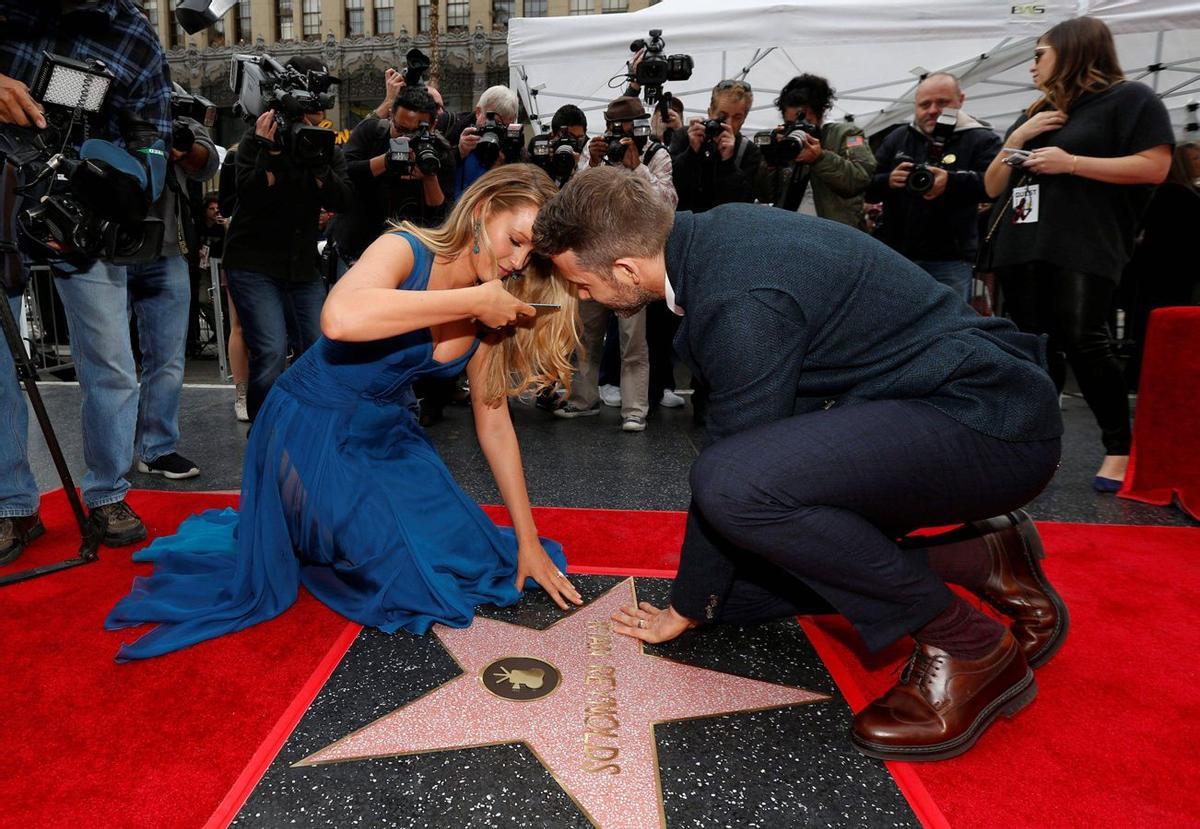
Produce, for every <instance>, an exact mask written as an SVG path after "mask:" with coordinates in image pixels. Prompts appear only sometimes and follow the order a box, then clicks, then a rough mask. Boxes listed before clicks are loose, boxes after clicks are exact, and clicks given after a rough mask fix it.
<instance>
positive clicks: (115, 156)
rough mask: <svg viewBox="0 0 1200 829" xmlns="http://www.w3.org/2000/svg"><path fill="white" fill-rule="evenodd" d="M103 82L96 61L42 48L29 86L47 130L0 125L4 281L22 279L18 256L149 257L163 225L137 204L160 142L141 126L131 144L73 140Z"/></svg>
mask: <svg viewBox="0 0 1200 829" xmlns="http://www.w3.org/2000/svg"><path fill="white" fill-rule="evenodd" d="M113 80H115V76H114V75H113V74H112V73H111V72H110V71H109V70H108V68H107V67H106V66H105V65H104V64H103V63H102V62H101V61H97V60H93V61H89V62H86V63H83V62H80V61H75V60H71V59H69V58H64V57H61V56H58V55H52V54H50V53H48V52H46V53H43V59H42V63H41V65H40V67H39V68H38V72H37V75H36V77H35V79H34V82H33V84H32V85H31V86H30V94H31V96H32V97H33V98H34V100H37V101H38V102H39V103H41V104H42V106H43V108H44V109H45V114H46V121H47V124H48V126H47V128H46V129H44V130H39V129H35V128H32V127H18V126H14V125H11V124H5V125H0V221H2V223H3V224H2V228H3V229H2V230H0V259H2V261H0V271H2V276H3V282H4V285H5V287H6V288H8V289H10V290H19V289H21V288H22V287H23V282H24V267H23V262H22V260H23V259H24V258H29V259H32V260H34V261H39V262H48V261H55V262H66V263H68V264H70V265H72V266H74V267H76V268H80V269H82V268H86V267H88V266H90V264H91V263H92V262H94V261H95V260H97V259H104V260H106V261H109V262H113V263H114V264H118V265H120V264H140V263H144V262H149V261H153V260H154V259H156V258H157V257H158V255H159V253H160V251H161V248H162V239H163V231H164V228H163V225H162V222H161V221H160V220H157V219H151V218H147V212H148V210H149V208H150V205H151V203H152V202H153V201H155V200H156V199H157V198H158V196H159V194H160V193H161V192H162V187H163V183H164V182H165V180H166V172H167V157H166V151H165V147H164V146H163V141H162V140H161V139H157V140H155V141H153V143H150V142H149V138H150V135H151V134H153V130H152V129H150V132H149V133H147V134H145V135H142V134H139V135H137V136H131V137H135V138H136V139H137V140H141V139H143V138H145V139H147V143H150V146H147V147H143V148H140V149H138V150H136V151H134V150H126V149H124V148H122V147H119V146H117V145H116V144H113V143H111V142H109V141H102V140H100V139H96V138H91V139H88V140H85V141H83V142H82V144H81V145H80V146H79V147H78V148H76V147H75V145H74V142H75V141H76V140H78V138H79V137H80V136H81V135H86V133H87V131H88V130H89V129H90V128H91V127H95V126H97V125H98V124H99V123H100V121H101V118H102V117H104V116H106V115H107V108H108V98H109V94H108V93H109V90H110V88H111V85H112V82H113ZM134 120H135V119H131V118H127V119H126V121H127V122H128V123H133V122H134Z"/></svg>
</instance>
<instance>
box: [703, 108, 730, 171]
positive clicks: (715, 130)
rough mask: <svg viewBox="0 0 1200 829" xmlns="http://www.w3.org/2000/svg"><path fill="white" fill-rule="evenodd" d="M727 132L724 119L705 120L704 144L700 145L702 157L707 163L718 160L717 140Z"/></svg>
mask: <svg viewBox="0 0 1200 829" xmlns="http://www.w3.org/2000/svg"><path fill="white" fill-rule="evenodd" d="M723 132H725V119H724V118H706V119H704V143H703V144H701V145H700V155H701V157H702V158H703V159H704V160H705V161H712V160H713V159H715V158H717V155H718V153H717V139H718V138H720V137H721V133H723Z"/></svg>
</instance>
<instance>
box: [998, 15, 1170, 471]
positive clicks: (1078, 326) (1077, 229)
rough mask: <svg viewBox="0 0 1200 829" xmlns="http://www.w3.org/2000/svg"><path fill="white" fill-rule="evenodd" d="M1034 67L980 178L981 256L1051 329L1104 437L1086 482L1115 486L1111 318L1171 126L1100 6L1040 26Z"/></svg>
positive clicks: (1125, 431) (1058, 355) (1115, 370)
mask: <svg viewBox="0 0 1200 829" xmlns="http://www.w3.org/2000/svg"><path fill="white" fill-rule="evenodd" d="M1030 72H1031V74H1032V75H1033V82H1034V84H1035V85H1036V86H1037V88H1038V90H1039V91H1040V92H1041V97H1040V98H1038V100H1037V101H1036V102H1034V103H1033V105H1032V106H1030V107H1029V109H1028V110H1026V111H1025V112H1024V113H1023V114H1022V115H1021V116H1020V117H1019V118H1018V119H1017V121H1016V123H1014V124H1013V126H1012V128H1010V129H1009V131H1008V135H1007V137H1006V140H1005V149H1004V151H1002V152H1001V153H1000V154H999V155H998V156H997V157H996V159H995V160H994V161H993V162H992V164H991V166H990V167H989V168H988V170H987V173H986V176H985V179H984V182H985V186H986V187H987V191H988V195H990V196H992V197H994V198H995V197H999V198H998V200H997V204H996V207H995V209H994V211H993V213H992V218H991V220H990V222H991V223H990V225H989V234H988V240H989V243H990V250H989V251H988V253H987V255H986V257H985V261H984V263H983V264H984V265H988V264H990V266H991V267H992V268H993V269H994V270H995V271H996V273H997V275H998V277H999V279H1000V284H1001V287H1002V289H1003V295H1004V301H1005V307H1006V308H1007V310H1008V313H1009V314H1010V315H1011V316H1012V318H1013V321H1014V322H1016V323H1017V325H1018V326H1019V327H1020V328H1021V329H1022V330H1024V331H1030V332H1033V333H1038V334H1048V335H1049V351H1050V353H1049V365H1050V373H1051V375H1052V376H1053V378H1054V382H1055V384H1056V385H1057V386H1058V388H1059V391H1060V392H1061V390H1062V387H1063V384H1064V381H1065V379H1066V367H1067V364H1068V363H1069V364H1070V366H1071V368H1072V370H1073V371H1074V373H1075V378H1076V380H1077V381H1078V383H1079V388H1080V391H1081V392H1082V393H1083V397H1084V399H1085V400H1086V401H1087V404H1088V406H1089V407H1090V408H1091V410H1092V413H1093V414H1094V415H1095V417H1096V421H1097V423H1098V424H1099V426H1100V431H1101V433H1102V439H1103V443H1104V449H1105V457H1104V461H1103V463H1102V464H1101V466H1100V469H1099V471H1098V473H1097V475H1096V477H1095V479H1094V481H1093V487H1094V488H1095V489H1096V490H1097V491H1100V492H1115V491H1116V490H1118V489H1120V487H1121V482H1122V480H1123V479H1124V477H1125V469H1126V466H1127V465H1128V463H1129V449H1130V444H1131V442H1132V439H1133V437H1132V429H1131V427H1130V419H1129V397H1128V390H1127V388H1126V385H1125V380H1124V378H1123V375H1122V372H1121V367H1120V365H1119V363H1118V362H1117V360H1116V356H1115V355H1114V353H1113V350H1112V346H1111V343H1110V341H1109V331H1108V326H1107V321H1108V315H1109V311H1110V309H1111V304H1112V296H1113V291H1114V290H1115V289H1116V286H1117V283H1118V281H1119V280H1120V276H1121V271H1122V270H1123V269H1124V267H1125V265H1126V263H1127V262H1128V261H1129V259H1130V257H1131V256H1132V253H1133V241H1134V234H1135V232H1136V230H1137V225H1138V221H1139V219H1140V217H1141V215H1142V213H1143V212H1144V210H1145V208H1146V205H1147V203H1148V202H1149V200H1150V197H1151V195H1152V193H1153V189H1154V188H1153V185H1155V184H1159V183H1160V182H1162V181H1163V179H1164V178H1165V177H1166V175H1167V171H1168V169H1169V168H1170V165H1171V148H1172V145H1173V144H1174V132H1173V130H1172V128H1171V121H1170V117H1169V115H1168V114H1167V110H1166V107H1164V106H1163V104H1162V102H1161V101H1160V100H1159V99H1158V97H1157V96H1156V95H1155V94H1154V92H1153V91H1152V90H1151V89H1150V88H1149V87H1147V86H1145V85H1144V84H1140V83H1136V82H1134V81H1127V80H1126V79H1125V76H1124V73H1123V72H1122V71H1121V67H1120V64H1119V63H1118V62H1117V50H1116V45H1115V43H1114V42H1113V37H1112V32H1110V31H1109V29H1108V26H1106V25H1105V24H1104V23H1103V22H1102V21H1100V20H1098V19H1096V18H1092V17H1080V18H1075V19H1072V20H1066V21H1063V22H1062V23H1059V24H1058V25H1056V26H1054V27H1053V28H1052V29H1050V30H1049V31H1048V32H1046V33H1045V34H1044V35H1042V37H1041V38H1039V40H1038V42H1037V46H1036V48H1035V49H1034V56H1033V66H1032V67H1031V68H1030ZM986 244H988V243H985V245H986Z"/></svg>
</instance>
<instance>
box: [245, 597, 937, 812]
mask: <svg viewBox="0 0 1200 829" xmlns="http://www.w3.org/2000/svg"><path fill="white" fill-rule="evenodd" d="M618 581H620V580H619V579H615V578H607V577H597V576H591V577H586V576H585V577H579V578H577V579H576V584H577V585H578V586H579V587H580V590H581V592H582V593H583V594H584V596H585V598H586V599H592V598H594V597H596V596H598V595H600V594H601V593H603V592H604V591H606V590H608V589H609V588H610V587H612V586H613V585H614V584H616V583H617V582H618ZM637 588H638V594H639V598H641V599H644V600H646V601H651V602H655V603H659V604H661V603H663V602H664V600H665V598H666V595H667V589H668V582H667V581H665V580H662V579H638V580H637ZM481 612H482V614H483V615H486V616H488V617H491V618H496V619H502V620H504V621H508V622H512V623H515V624H521V625H525V626H528V627H532V628H537V629H542V628H545V627H546V626H548V625H549V624H551V623H553V622H554V621H556V620H557V619H558V618H560V611H559V610H558V609H557V608H556V607H554V606H553V604H552V603H551V602H550V600H549V599H547V598H546V596H545V594H542V593H540V592H531V593H529V594H528V595H527V596H526V598H525V599H524V600H523V601H522V602H521V603H520V604H518V605H516V606H515V607H512V608H506V609H499V608H485V609H483V610H482V611H481ZM651 652H654V653H657V654H659V655H661V656H665V657H669V658H671V659H676V660H678V661H681V662H687V663H691V664H695V665H699V666H702V667H705V668H710V669H713V670H722V671H728V672H731V673H736V674H740V675H742V676H749V677H753V678H755V679H762V680H767V681H771V682H778V683H783V684H787V685H792V686H798V687H802V688H805V689H807V690H811V691H817V692H820V693H825V694H829V695H830V696H831V697H832V699H830V700H828V701H821V702H814V703H811V704H809V705H802V706H798V707H793V708H784V709H777V710H771V711H761V712H755V713H746V714H733V715H726V716H721V717H710V718H704V719H698V720H687V721H682V722H673V723H665V724H662V725H659V726H657V727H656V729H655V735H656V741H657V745H658V757H659V768H660V777H661V781H662V789H663V804H664V811H665V814H666V817H667V826H668V827H671V829H675V827H724V826H728V827H737V828H738V829H742V827H747V828H748V827H771V829H774V828H775V827H782V826H788V827H801V826H846V827H875V826H879V827H883V826H916V825H918V824H917V822H916V820H915V818H914V817H913V815H912V812H911V811H910V809H909V807H908V805H907V803H906V802H905V801H904V798H903V797H902V796H901V795H900V793H899V792H898V790H897V789H896V787H895V784H894V782H893V781H892V778H891V776H890V775H889V774H888V773H887V771H886V770H885V769H884V767H883V764H882V763H879V762H877V761H874V760H870V759H868V758H866V757H863V756H862V755H860V754H858V753H857V752H856V751H854V750H853V749H852V748H851V747H850V744H849V742H848V740H847V736H846V734H847V729H848V728H849V723H850V717H851V714H850V709H849V708H848V707H847V705H846V703H845V701H844V700H843V699H842V698H841V696H840V695H839V694H838V692H837V689H836V687H835V685H834V683H833V681H832V680H831V679H830V677H829V674H828V673H827V672H826V670H825V668H824V666H823V665H822V664H821V661H820V659H819V658H818V657H817V655H816V653H815V652H814V651H813V650H812V647H811V646H810V645H809V643H808V640H807V639H806V638H805V636H804V634H803V632H802V631H801V630H800V627H799V625H798V624H796V622H795V621H794V620H788V621H785V622H777V623H774V624H769V625H762V626H757V627H754V628H738V627H718V628H713V629H710V630H708V631H706V634H705V635H704V636H694V635H688V636H684V637H682V638H681V639H680V640H678V641H677V642H674V643H671V644H670V645H666V646H661V647H658V648H653V649H651ZM458 673H459V670H458V668H457V666H455V665H454V663H453V661H452V660H451V659H450V658H449V656H447V655H446V653H445V651H444V650H443V649H442V646H441V645H440V644H439V643H438V642H437V641H436V639H434V638H433V637H417V636H411V635H409V634H406V633H400V634H397V635H395V636H388V635H386V634H382V633H379V632H378V631H375V630H365V631H363V633H362V634H360V636H359V638H358V640H357V641H356V642H355V643H354V645H353V646H352V647H351V649H350V651H349V652H348V653H347V655H346V657H345V658H344V659H343V660H342V662H341V664H340V665H339V666H338V668H337V670H336V671H335V672H334V674H333V676H332V677H330V679H329V681H328V682H327V683H326V685H325V687H324V688H323V689H322V691H321V693H320V694H319V695H318V697H317V699H316V701H315V702H314V704H313V706H312V707H311V708H310V709H309V711H308V712H307V713H306V714H305V716H304V718H303V719H302V720H301V722H300V724H299V725H298V726H297V728H296V730H295V731H294V732H293V734H292V736H291V738H290V739H289V740H288V742H287V744H286V745H285V746H284V747H283V749H282V750H281V752H280V754H279V756H278V757H277V758H276V759H275V761H274V763H272V765H271V767H270V768H269V769H268V771H267V773H266V775H265V776H264V777H263V779H262V781H261V782H260V783H259V785H258V787H257V788H256V789H255V791H254V792H253V794H252V795H251V796H250V799H249V800H248V801H247V803H246V805H245V806H244V807H243V809H242V811H241V813H240V814H239V816H238V818H237V819H236V820H235V821H234V823H233V826H236V827H273V826H313V827H316V826H338V827H341V826H395V827H443V826H444V827H455V828H456V829H457V827H463V826H471V827H475V826H480V827H493V826H495V827H500V826H506V827H507V826H521V827H576V826H588V825H590V824H589V823H588V821H587V820H586V819H585V818H584V817H583V816H582V815H581V814H580V813H579V812H578V811H577V810H576V808H575V807H574V805H573V804H572V803H571V801H570V799H569V798H567V796H566V795H565V794H564V793H563V791H562V790H561V789H560V788H559V786H558V785H557V783H555V782H554V780H553V779H552V778H551V776H550V775H549V774H548V773H547V772H546V770H545V769H544V768H543V767H542V766H541V764H540V763H539V762H538V761H537V760H536V759H535V758H534V756H533V755H532V754H531V753H530V752H529V751H528V750H527V749H525V748H524V747H523V746H519V745H506V746H491V747H487V748H479V749H461V750H452V751H443V752H437V753H433V754H425V755H416V756H410V757H395V758H386V759H372V760H363V761H351V762H344V763H336V764H330V765H323V766H308V767H301V768H292V764H293V763H295V762H296V761H297V760H300V759H303V758H304V757H306V756H307V755H309V754H311V753H312V752H313V751H316V750H318V749H320V748H323V747H325V746H326V745H328V744H329V743H332V742H334V741H335V740H337V739H338V738H340V737H343V736H345V735H346V734H348V733H350V732H351V731H353V730H355V729H357V728H360V727H361V726H364V725H367V724H368V723H370V722H372V721H374V720H376V719H378V718H379V717H381V716H383V715H384V714H387V713H389V712H391V711H393V710H394V709H396V708H398V707H400V706H401V705H403V704H404V703H405V702H407V701H409V700H412V699H415V698H416V697H418V696H420V695H422V694H424V693H425V692H427V691H429V690H431V689H432V688H434V687H436V686H438V685H440V684H442V683H443V682H445V681H447V680H449V679H451V678H452V677H454V676H456V675H458Z"/></svg>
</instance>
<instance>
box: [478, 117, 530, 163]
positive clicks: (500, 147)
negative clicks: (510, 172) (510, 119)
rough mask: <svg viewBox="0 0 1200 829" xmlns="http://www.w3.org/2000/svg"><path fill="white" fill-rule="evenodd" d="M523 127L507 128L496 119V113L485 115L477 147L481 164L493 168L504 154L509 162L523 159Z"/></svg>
mask: <svg viewBox="0 0 1200 829" xmlns="http://www.w3.org/2000/svg"><path fill="white" fill-rule="evenodd" d="M521 143H522V142H521V125H520V124H509V125H508V126H507V127H506V126H504V125H503V124H501V123H500V121H499V120H498V119H497V118H496V113H494V112H486V113H484V121H483V126H482V127H480V128H479V143H478V144H476V145H475V150H474V151H475V152H476V153H478V154H479V155H478V157H479V162H480V163H481V164H483V166H484V167H491V166H492V165H493V164H495V163H496V159H498V158H499V157H500V153H504V157H505V158H507V159H509V160H517V159H519V158H520V157H521Z"/></svg>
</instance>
